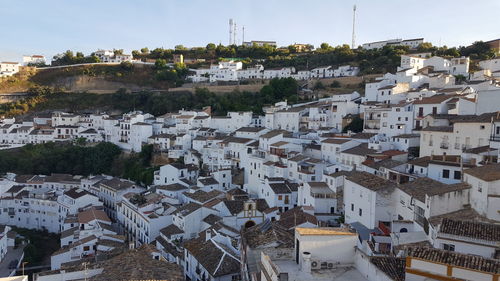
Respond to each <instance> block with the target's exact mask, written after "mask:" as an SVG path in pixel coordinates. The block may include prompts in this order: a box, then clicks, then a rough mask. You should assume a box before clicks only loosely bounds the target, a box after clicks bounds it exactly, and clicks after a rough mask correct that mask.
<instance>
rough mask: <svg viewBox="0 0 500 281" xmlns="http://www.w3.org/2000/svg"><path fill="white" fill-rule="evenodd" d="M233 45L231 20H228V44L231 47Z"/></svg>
mask: <svg viewBox="0 0 500 281" xmlns="http://www.w3.org/2000/svg"><path fill="white" fill-rule="evenodd" d="M232 43H233V19H229V43H228V45H231V44H232Z"/></svg>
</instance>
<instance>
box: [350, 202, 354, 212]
mask: <svg viewBox="0 0 500 281" xmlns="http://www.w3.org/2000/svg"><path fill="white" fill-rule="evenodd" d="M351 211H353V212H354V204H351Z"/></svg>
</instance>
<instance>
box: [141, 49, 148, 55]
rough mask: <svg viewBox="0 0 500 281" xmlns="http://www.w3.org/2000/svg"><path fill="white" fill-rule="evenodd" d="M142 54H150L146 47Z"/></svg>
mask: <svg viewBox="0 0 500 281" xmlns="http://www.w3.org/2000/svg"><path fill="white" fill-rule="evenodd" d="M141 53H142V54H145V55H147V54H149V49H148V48H147V47H144V48H142V49H141Z"/></svg>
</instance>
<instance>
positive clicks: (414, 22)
mask: <svg viewBox="0 0 500 281" xmlns="http://www.w3.org/2000/svg"><path fill="white" fill-rule="evenodd" d="M354 4H356V5H357V19H356V43H357V44H362V43H364V42H369V41H377V40H385V39H390V38H415V37H424V39H425V41H428V42H432V43H433V44H435V45H439V44H441V45H448V46H458V45H468V44H470V43H472V42H474V41H477V40H484V41H486V40H492V39H497V38H500V0H475V1H470V0H418V1H407V0H356V1H350V0H142V1H139V0H137V1H132V0H0V19H1V25H2V26H1V27H0V60H16V61H19V60H21V56H22V55H23V54H43V55H45V56H47V57H49V58H51V57H52V56H53V55H54V54H56V53H60V52H63V51H65V50H68V49H71V50H74V51H83V52H84V53H85V54H88V53H90V52H92V51H94V50H96V49H113V48H122V49H125V51H126V52H130V51H131V50H134V49H140V48H142V47H149V48H150V49H153V48H156V47H165V48H172V47H174V46H175V45H178V44H182V45H184V46H189V47H192V46H205V45H206V44H207V43H210V42H213V43H223V44H227V42H228V37H229V35H228V30H229V26H228V20H229V18H233V19H234V21H235V22H236V23H237V25H238V33H239V34H238V40H239V41H240V42H241V35H242V32H241V26H243V25H244V26H245V41H247V40H275V41H277V42H278V45H280V46H285V45H289V44H291V43H295V42H296V43H310V44H313V45H315V46H318V45H319V44H320V43H322V42H327V43H329V44H331V45H339V44H350V42H351V33H352V6H353V5H354Z"/></svg>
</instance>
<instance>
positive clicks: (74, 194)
mask: <svg viewBox="0 0 500 281" xmlns="http://www.w3.org/2000/svg"><path fill="white" fill-rule="evenodd" d="M64 195H66V196H68V197H70V198H73V199H78V198H80V197H82V196H85V195H91V196H93V195H92V193H90V192H88V191H86V190H83V189H80V188H72V189H70V190H68V191H66V192H64Z"/></svg>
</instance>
